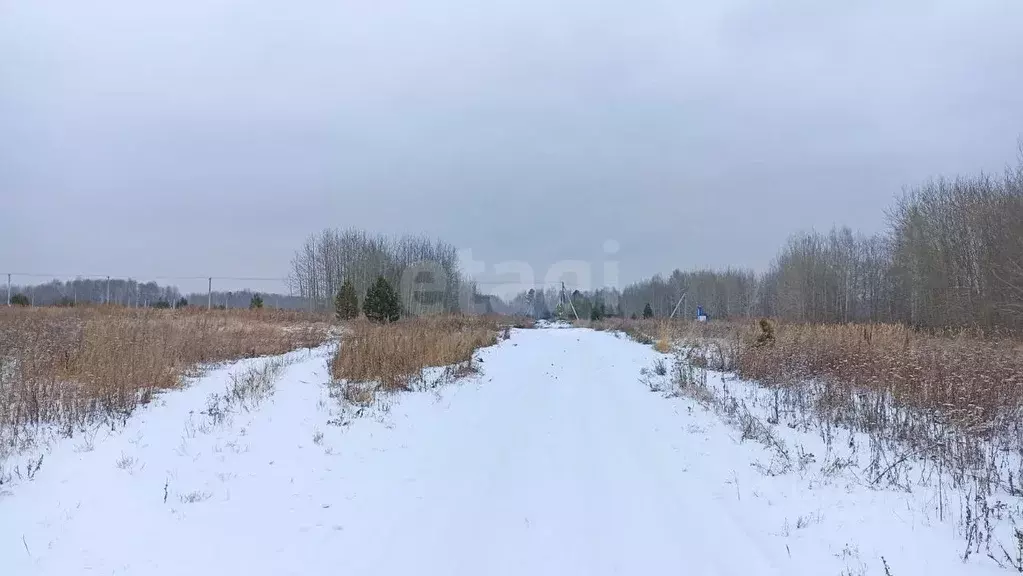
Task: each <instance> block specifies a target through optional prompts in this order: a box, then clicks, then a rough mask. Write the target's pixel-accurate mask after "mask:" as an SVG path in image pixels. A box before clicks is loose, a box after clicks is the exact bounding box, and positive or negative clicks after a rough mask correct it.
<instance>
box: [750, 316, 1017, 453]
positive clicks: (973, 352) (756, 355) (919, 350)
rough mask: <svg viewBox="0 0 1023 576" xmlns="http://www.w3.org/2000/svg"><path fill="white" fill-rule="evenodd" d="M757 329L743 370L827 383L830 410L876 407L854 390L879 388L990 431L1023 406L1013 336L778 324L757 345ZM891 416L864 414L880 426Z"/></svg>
mask: <svg viewBox="0 0 1023 576" xmlns="http://www.w3.org/2000/svg"><path fill="white" fill-rule="evenodd" d="M757 332H758V330H754V329H748V331H747V333H746V335H745V337H744V338H743V340H742V342H743V346H742V347H741V349H740V353H739V354H738V356H737V360H738V363H737V367H738V374H739V375H740V376H741V377H743V378H745V379H749V380H756V381H760V382H762V383H767V384H771V385H785V384H786V383H792V382H800V381H806V380H816V381H818V382H821V383H826V384H827V386H826V390H825V392H826V394H825V396H824V397H823V398H821V401H822V402H823V404H822V405H821V406H820V408H821V409H822V410H825V411H835V410H845V409H850V410H856V411H857V412H862V411H864V410H874V409H873V408H870V407H868V406H864V405H863V404H862V403H861V402H854V399H855V394H854V393H855V392H864V391H872V392H876V393H880V394H882V395H883V396H884V397H885V398H888V399H890V400H891V401H892V402H893V403H894V404H895V405H897V406H900V407H906V408H911V409H917V410H924V411H927V412H928V413H931V414H934V415H940V416H941V417H942V419H943V420H944V421H945V422H947V423H950V424H954V425H956V426H958V427H960V428H961V429H962V430H964V431H966V432H970V433H975V434H984V433H987V432H990V430H991V426H993V425H996V424H997V423H998V422H999V420H1000V418H1002V417H1004V416H1005V415H1006V414H1016V413H1018V411H1019V409H1020V408H1021V407H1023V348H1021V347H1020V345H1019V344H1018V343H1017V342H1014V341H1012V340H1004V339H980V338H977V337H976V336H975V335H973V334H971V333H968V332H962V333H959V334H956V335H954V336H951V337H948V336H945V337H938V336H932V335H928V334H922V333H920V332H916V331H914V330H912V329H910V328H908V327H906V326H901V325H894V324H876V325H856V324H848V325H796V324H777V325H775V328H774V339H773V342H770V343H765V344H761V345H757V343H756V339H755V335H756V334H757ZM889 416H890V415H888V414H885V413H881V412H876V413H874V414H869V415H868V414H862V415H861V419H863V420H864V421H865V423H866V424H877V425H880V424H883V419H885V418H888V417H889Z"/></svg>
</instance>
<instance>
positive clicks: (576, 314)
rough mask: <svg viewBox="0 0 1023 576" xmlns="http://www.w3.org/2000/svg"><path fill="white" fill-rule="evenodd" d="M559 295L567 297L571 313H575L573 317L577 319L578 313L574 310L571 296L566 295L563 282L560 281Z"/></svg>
mask: <svg viewBox="0 0 1023 576" xmlns="http://www.w3.org/2000/svg"><path fill="white" fill-rule="evenodd" d="M561 297H562V298H567V299H568V305H569V306H570V307H571V308H572V314H574V315H575V319H576V320H578V319H579V313H578V312H576V311H575V303H573V302H572V298H571V297H568V296H566V292H565V283H564V282H562V283H561Z"/></svg>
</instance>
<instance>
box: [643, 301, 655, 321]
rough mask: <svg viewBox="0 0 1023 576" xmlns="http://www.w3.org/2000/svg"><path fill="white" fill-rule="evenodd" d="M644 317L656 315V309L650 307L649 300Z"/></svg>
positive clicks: (644, 310) (644, 309)
mask: <svg viewBox="0 0 1023 576" xmlns="http://www.w3.org/2000/svg"><path fill="white" fill-rule="evenodd" d="M643 317H644V318H653V317H654V309H653V308H651V307H650V303H649V302H647V303H646V306H644V307H643Z"/></svg>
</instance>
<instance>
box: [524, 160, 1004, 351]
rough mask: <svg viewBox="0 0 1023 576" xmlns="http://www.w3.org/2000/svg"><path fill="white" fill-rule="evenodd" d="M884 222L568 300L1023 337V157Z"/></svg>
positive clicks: (551, 307)
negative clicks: (762, 264)
mask: <svg viewBox="0 0 1023 576" xmlns="http://www.w3.org/2000/svg"><path fill="white" fill-rule="evenodd" d="M887 216H888V227H887V229H886V230H885V231H884V232H883V233H880V234H876V235H864V234H859V233H855V232H853V231H852V230H850V229H849V228H847V227H840V228H834V229H832V230H831V231H830V232H828V233H820V232H805V233H800V234H796V235H794V236H793V237H791V238H790V239H789V241H788V242H787V243H786V244H785V245H784V246H783V247H782V248H781V250H780V252H779V254H778V256H777V257H776V258H775V259H774V261H773V262H772V264H771V265H770V267H769V268H768V270H767V271H766V272H764V273H761V274H757V273H755V272H753V271H752V270H741V269H738V270H737V269H728V270H723V271H714V270H699V271H690V272H683V271H681V270H675V271H674V272H672V273H671V274H670V275H669V276H667V277H664V276H661V275H657V276H654V277H653V278H651V279H649V280H645V281H642V282H638V283H635V284H632V285H630V286H628V287H626V288H625V289H623V290H622V291H620V292H619V291H617V290H600V291H596V292H588V293H586V294H578V293H573V295H572V301H573V302H574V303H577V304H581V305H582V307H584V308H587V307H588V308H589V309H590V310H592V309H593V307H595V306H599V305H604V307H605V311H606V312H607V313H608V315H620V316H633V315H637V316H641V315H643V311H644V309H645V308H646V306H647V305H648V304H649V305H650V308H651V311H652V313H653V315H654V316H656V317H667V316H669V315H671V314H672V313H673V312H675V314H676V316H681V317H688V318H692V317H694V316H695V315H696V309H697V306H702V307H703V309H704V311H705V312H707V313H708V314H709V316H710V317H711V318H748V317H761V316H767V317H774V318H780V319H785V320H791V321H798V322H828V323H830V322H854V321H855V322H900V323H904V324H908V325H912V326H916V327H923V328H946V327H973V328H980V329H984V330H989V331H999V332H1014V333H1019V332H1021V331H1023V148H1021V153H1020V160H1019V162H1018V164H1017V166H1016V167H1014V168H1011V169H1009V170H1006V172H1005V173H1004V174H1003V175H1002V176H1001V177H993V176H990V175H983V174H982V175H979V176H965V177H963V176H961V177H956V178H952V179H946V178H941V179H935V180H930V181H928V182H925V183H923V184H921V185H919V186H917V187H915V188H912V189H910V190H909V191H907V192H905V193H904V194H903V195H902V196H901V197H900V198H899V199H898V200H897V201H896V202H895V204H894V206H893V207H891V208H890V209H889V210H888V211H887ZM683 296H684V298H683ZM510 304H511V305H513V307H514V308H516V309H517V310H519V311H521V312H528V311H533V313H535V314H536V315H537V316H542V315H543V314H546V313H556V306H557V301H554V302H553V303H552V299H551V298H550V295H544V298H543V299H542V300H537V299H535V298H534V299H533V300H529V299H528V298H527V294H526V293H523V294H521V295H519V296H517V297H516V298H515V299H513V300H512V301H511V302H510ZM676 306H677V310H676ZM579 307H580V306H578V305H577V306H576V308H577V311H578V312H579V315H580V317H583V316H588V315H589V314H584V311H579V310H578V308H579Z"/></svg>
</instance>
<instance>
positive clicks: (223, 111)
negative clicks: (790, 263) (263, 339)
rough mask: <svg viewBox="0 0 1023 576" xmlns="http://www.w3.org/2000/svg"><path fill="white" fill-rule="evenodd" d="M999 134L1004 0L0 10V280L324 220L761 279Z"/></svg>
mask: <svg viewBox="0 0 1023 576" xmlns="http://www.w3.org/2000/svg"><path fill="white" fill-rule="evenodd" d="M1021 134H1023V2H1021V1H1020V0H972V1H967V0H955V1H949V0H901V1H898V2H891V1H887V0H886V1H879V0H867V1H861V2H824V1H821V0H789V1H779V2H764V1H762V0H725V1H707V0H703V1H700V2H695V1H688V0H629V1H625V0H621V1H614V2H612V1H605V0H585V1H583V0H561V1H557V0H553V1H552V0H489V1H481V0H434V1H432V2H424V1H420V2H415V1H408V0H391V1H386V2H377V1H367V0H359V1H354V0H331V1H328V0H316V1H313V0H304V1H303V0H296V1H293V2H280V1H269V0H245V1H242V0H175V1H173V2H159V3H157V2H139V1H137V0H92V1H89V2H82V1H80V0H47V1H45V2H44V1H37V0H0V273H2V272H6V271H11V272H41V273H57V274H101V275H105V274H112V275H132V276H134V277H136V278H141V279H148V278H154V277H161V278H163V277H173V276H207V275H215V276H244V277H264V276H270V277H278V276H283V275H284V274H286V273H287V268H288V262H289V260H290V257H291V254H292V252H293V251H294V250H295V249H296V248H297V247H298V246H299V245H300V244H301V242H302V241H303V239H304V238H305V237H306V236H307V235H308V234H310V233H312V232H316V231H318V230H320V229H322V228H324V227H348V226H357V227H361V228H364V229H366V230H368V231H371V232H383V233H406V232H408V233H426V234H429V235H432V236H438V237H441V238H443V239H445V240H447V241H449V242H451V243H453V244H455V245H456V246H458V247H460V248H462V249H466V250H471V251H472V256H473V258H474V259H476V260H478V261H483V262H485V263H486V265H487V267H488V271H489V270H491V269H492V267H493V265H494V264H496V263H498V262H502V261H507V260H522V261H527V262H529V263H531V265H532V266H533V267H534V268H535V270H536V274H537V276H538V278H542V277H543V275H544V274H545V273H546V271H547V269H548V267H549V266H550V265H551V263H552V262H555V261H558V260H564V259H584V260H590V261H592V262H593V263H594V266H595V267H599V266H600V265H601V263H602V262H603V261H604V259H605V258H606V257H605V255H604V245H605V242H606V241H608V240H614V241H616V242H617V243H618V244H619V245H620V250H619V251H618V253H617V254H616V255H614V258H617V259H618V260H619V261H620V270H621V280H622V281H626V282H628V281H632V280H636V279H639V278H641V277H645V276H649V275H651V274H653V273H656V272H669V271H670V270H671V269H673V268H676V267H681V268H690V267H698V266H721V267H723V266H727V265H736V266H750V267H755V268H758V269H762V268H763V267H765V266H766V265H767V264H768V263H769V261H770V259H771V258H772V256H773V255H774V253H775V252H776V250H777V248H778V247H779V245H780V244H781V243H782V242H783V241H784V240H785V237H786V236H788V235H789V234H790V233H792V232H795V231H798V230H805V229H809V228H813V227H816V228H818V229H827V228H829V227H830V226H831V225H832V224H835V223H838V224H848V225H850V226H853V227H854V228H858V229H862V230H864V231H868V232H869V231H875V230H878V229H880V228H881V227H882V226H883V225H884V213H883V211H884V208H885V207H886V206H888V205H889V204H890V202H891V200H892V198H893V197H894V195H896V194H898V193H899V191H900V189H901V188H902V187H903V186H905V185H912V184H914V183H917V182H919V181H921V180H922V179H924V178H926V177H928V176H930V175H938V174H953V173H956V172H976V171H980V170H989V171H1000V170H1001V169H1002V168H1003V167H1004V166H1005V165H1006V164H1007V163H1008V162H1010V161H1012V160H1014V158H1015V155H1016V140H1017V138H1018V137H1019V136H1020V135H1021ZM23 280H24V279H23ZM15 282H18V279H16V280H15ZM179 284H181V285H183V287H191V286H193V285H192V284H187V283H184V282H179ZM242 284H244V282H243V283H242ZM235 287H239V286H235ZM263 289H268V288H263Z"/></svg>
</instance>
